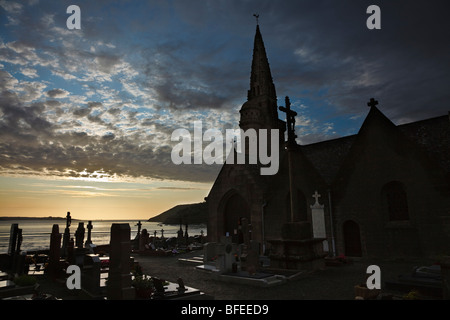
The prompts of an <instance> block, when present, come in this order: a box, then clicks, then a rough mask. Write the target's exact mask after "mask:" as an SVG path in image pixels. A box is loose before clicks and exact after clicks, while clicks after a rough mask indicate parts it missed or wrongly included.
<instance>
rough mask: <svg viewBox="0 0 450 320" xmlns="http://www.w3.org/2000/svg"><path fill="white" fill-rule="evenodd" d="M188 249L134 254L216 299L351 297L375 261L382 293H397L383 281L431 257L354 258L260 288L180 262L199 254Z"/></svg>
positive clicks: (153, 270) (148, 269)
mask: <svg viewBox="0 0 450 320" xmlns="http://www.w3.org/2000/svg"><path fill="white" fill-rule="evenodd" d="M201 254H202V253H201V252H191V253H186V254H182V255H177V256H171V257H150V256H135V260H136V261H139V263H140V265H141V266H142V267H143V269H144V272H145V273H146V274H149V275H152V276H155V277H159V278H161V279H164V280H167V281H170V282H176V280H177V279H178V277H181V278H182V279H183V281H184V283H185V285H186V286H189V287H193V288H196V289H199V290H201V291H203V292H204V293H206V294H208V295H210V296H213V297H214V299H216V300H298V299H304V300H353V299H354V298H355V293H354V286H355V285H356V284H359V283H365V281H366V280H365V279H366V277H367V274H366V270H367V267H368V266H369V265H372V264H376V265H378V266H379V267H380V269H381V283H382V287H381V289H382V291H381V292H382V293H393V294H399V293H398V292H397V293H396V292H387V291H386V290H383V287H384V282H385V281H392V280H395V279H396V278H397V276H398V275H399V274H405V273H408V272H410V271H411V270H412V268H413V267H414V266H420V265H431V264H432V262H431V261H423V260H422V261H420V260H409V261H379V260H378V261H355V262H353V263H351V264H346V265H341V266H337V267H325V269H324V270H319V271H316V272H314V273H310V274H307V275H302V276H300V277H298V278H295V279H292V280H289V281H288V282H286V283H284V284H281V285H277V286H273V287H266V288H261V287H257V286H251V285H243V284H236V283H227V282H224V281H220V280H216V279H214V278H213V277H212V275H211V274H210V273H207V272H204V271H199V270H197V269H195V266H194V265H189V264H185V263H180V262H179V261H178V258H181V257H183V258H188V257H194V256H199V255H201Z"/></svg>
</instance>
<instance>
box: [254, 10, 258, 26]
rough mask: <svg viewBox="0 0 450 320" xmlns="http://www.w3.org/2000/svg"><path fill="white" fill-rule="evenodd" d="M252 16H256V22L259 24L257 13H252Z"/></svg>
mask: <svg viewBox="0 0 450 320" xmlns="http://www.w3.org/2000/svg"><path fill="white" fill-rule="evenodd" d="M253 16H254V17H255V18H256V24H257V25H259V21H258V19H259V14H256V13H254V14H253Z"/></svg>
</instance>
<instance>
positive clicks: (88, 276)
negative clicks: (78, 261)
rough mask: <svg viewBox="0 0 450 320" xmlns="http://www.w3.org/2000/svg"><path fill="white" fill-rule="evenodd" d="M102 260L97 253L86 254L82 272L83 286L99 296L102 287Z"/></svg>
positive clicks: (90, 292)
mask: <svg viewBox="0 0 450 320" xmlns="http://www.w3.org/2000/svg"><path fill="white" fill-rule="evenodd" d="M100 276H101V261H100V258H99V256H98V255H96V254H86V255H85V256H84V262H83V272H82V273H81V286H82V288H83V289H84V290H86V291H87V292H88V293H89V294H91V295H94V296H97V295H99V294H100V293H101V288H100Z"/></svg>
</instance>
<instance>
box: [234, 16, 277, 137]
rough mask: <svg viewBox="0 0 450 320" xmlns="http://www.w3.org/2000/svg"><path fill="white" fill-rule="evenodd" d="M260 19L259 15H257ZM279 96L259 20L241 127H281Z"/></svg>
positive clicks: (242, 110) (241, 111)
mask: <svg viewBox="0 0 450 320" xmlns="http://www.w3.org/2000/svg"><path fill="white" fill-rule="evenodd" d="M255 17H256V18H259V15H255ZM277 109H278V107H277V94H276V91H275V85H274V84H273V80H272V74H271V72H270V66H269V60H268V59H267V54H266V49H265V47H264V41H263V39H262V35H261V31H260V29H259V23H258V20H257V25H256V33H255V39H254V43H253V58H252V68H251V74H250V90H248V92H247V102H245V103H244V105H243V106H242V108H241V110H240V113H241V120H240V122H239V125H240V127H241V128H242V129H244V130H246V129H249V128H253V129H275V128H278V127H279V120H278V111H277Z"/></svg>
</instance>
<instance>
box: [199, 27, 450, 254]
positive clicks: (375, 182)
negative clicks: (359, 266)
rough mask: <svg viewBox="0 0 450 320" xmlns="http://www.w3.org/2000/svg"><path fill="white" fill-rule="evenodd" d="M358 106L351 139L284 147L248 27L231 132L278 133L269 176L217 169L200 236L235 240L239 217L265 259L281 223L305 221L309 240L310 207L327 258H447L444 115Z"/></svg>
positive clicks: (259, 51)
mask: <svg viewBox="0 0 450 320" xmlns="http://www.w3.org/2000/svg"><path fill="white" fill-rule="evenodd" d="M368 98H370V97H368ZM368 106H369V108H368V114H367V116H366V118H365V120H364V122H363V124H362V126H361V128H360V130H359V132H358V133H357V134H354V135H351V136H346V137H342V138H338V139H333V140H327V141H322V142H318V143H313V144H309V145H298V144H297V143H295V142H294V143H293V144H291V145H290V148H289V149H287V148H286V147H285V146H286V144H285V141H284V140H285V138H284V136H285V134H284V133H285V131H286V126H288V127H289V123H287V122H288V121H287V122H285V121H283V120H281V119H279V118H278V104H277V95H276V90H275V85H274V83H273V79H272V75H271V71H270V66H269V62H268V58H267V55H266V50H265V47H264V42H263V39H262V36H261V32H260V28H259V25H257V27H256V34H255V38H254V47H253V60H252V65H251V74H250V88H249V90H248V95H247V101H246V102H245V103H244V104H243V105H242V107H241V110H240V122H239V126H240V128H241V129H243V130H247V129H250V128H253V129H256V130H257V129H269V130H270V129H279V130H280V139H282V141H281V142H280V153H279V157H280V158H279V170H278V173H277V174H275V175H261V174H260V170H259V167H260V165H251V164H227V163H225V164H224V165H223V167H222V168H221V171H220V173H219V174H218V176H217V178H216V181H215V182H214V185H213V186H212V188H211V190H210V192H209V195H208V197H207V198H206V201H207V205H208V240H209V241H211V242H218V241H220V238H221V237H222V236H224V235H227V234H228V235H229V236H231V237H232V239H233V242H236V243H240V242H242V235H241V222H242V221H243V219H244V218H245V220H246V221H247V222H248V223H249V224H250V226H251V228H250V232H251V235H250V237H251V239H252V240H255V241H258V242H259V243H260V244H261V254H270V251H271V249H272V245H271V243H272V242H271V241H273V240H276V239H280V238H282V229H283V225H284V224H286V223H287V222H302V221H304V222H309V223H310V225H311V226H312V227H311V228H312V229H313V231H312V232H313V233H314V236H315V237H316V231H317V230H318V229H317V228H318V227H317V225H316V220H315V216H314V214H313V213H314V212H315V209H314V208H320V210H319V212H320V214H321V215H322V218H321V219H322V224H323V229H324V230H323V234H321V235H319V237H323V238H324V239H325V240H324V249H325V251H327V252H328V254H329V255H330V256H337V255H341V254H343V255H345V256H350V257H385V258H398V257H425V256H426V257H438V256H441V255H444V254H446V255H448V254H450V113H449V114H447V115H442V116H439V117H435V118H431V119H425V120H421V121H417V122H413V123H409V124H403V125H395V124H394V123H393V122H392V121H391V120H389V119H388V118H387V117H386V116H385V115H384V114H383V113H382V111H381V110H380V109H382V107H381V106H380V107H377V102H376V101H375V100H373V99H371V100H370V102H369V103H368ZM424 107H425V106H424ZM287 131H288V132H289V128H288V130H287ZM289 163H290V165H289ZM290 178H291V180H290ZM290 181H291V183H290ZM291 190H293V191H292V196H291ZM291 207H292V210H291Z"/></svg>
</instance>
